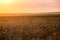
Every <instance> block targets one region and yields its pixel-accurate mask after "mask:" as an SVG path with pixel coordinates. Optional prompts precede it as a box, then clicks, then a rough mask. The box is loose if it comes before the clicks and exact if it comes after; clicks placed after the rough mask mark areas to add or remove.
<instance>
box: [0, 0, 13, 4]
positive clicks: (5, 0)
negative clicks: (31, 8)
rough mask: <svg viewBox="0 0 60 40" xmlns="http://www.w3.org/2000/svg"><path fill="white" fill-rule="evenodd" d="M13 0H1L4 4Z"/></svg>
mask: <svg viewBox="0 0 60 40" xmlns="http://www.w3.org/2000/svg"><path fill="white" fill-rule="evenodd" d="M11 2H12V0H0V3H2V4H6V3H11Z"/></svg>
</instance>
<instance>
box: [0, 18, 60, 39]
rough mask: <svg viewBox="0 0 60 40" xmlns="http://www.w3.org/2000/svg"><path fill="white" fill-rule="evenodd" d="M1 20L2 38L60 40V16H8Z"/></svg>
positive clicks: (0, 33) (0, 31)
mask: <svg viewBox="0 0 60 40" xmlns="http://www.w3.org/2000/svg"><path fill="white" fill-rule="evenodd" d="M2 20H3V21H2ZM6 20H7V21H6ZM0 21H1V22H0V24H1V25H0V40H60V17H17V18H15V17H13V18H10V17H8V18H0Z"/></svg>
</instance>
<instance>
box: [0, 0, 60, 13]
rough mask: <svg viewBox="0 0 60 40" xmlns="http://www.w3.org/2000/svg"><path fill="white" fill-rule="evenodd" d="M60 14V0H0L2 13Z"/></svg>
mask: <svg viewBox="0 0 60 40" xmlns="http://www.w3.org/2000/svg"><path fill="white" fill-rule="evenodd" d="M56 11H59V12H60V0H3V1H1V0H0V13H40V12H56Z"/></svg>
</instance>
